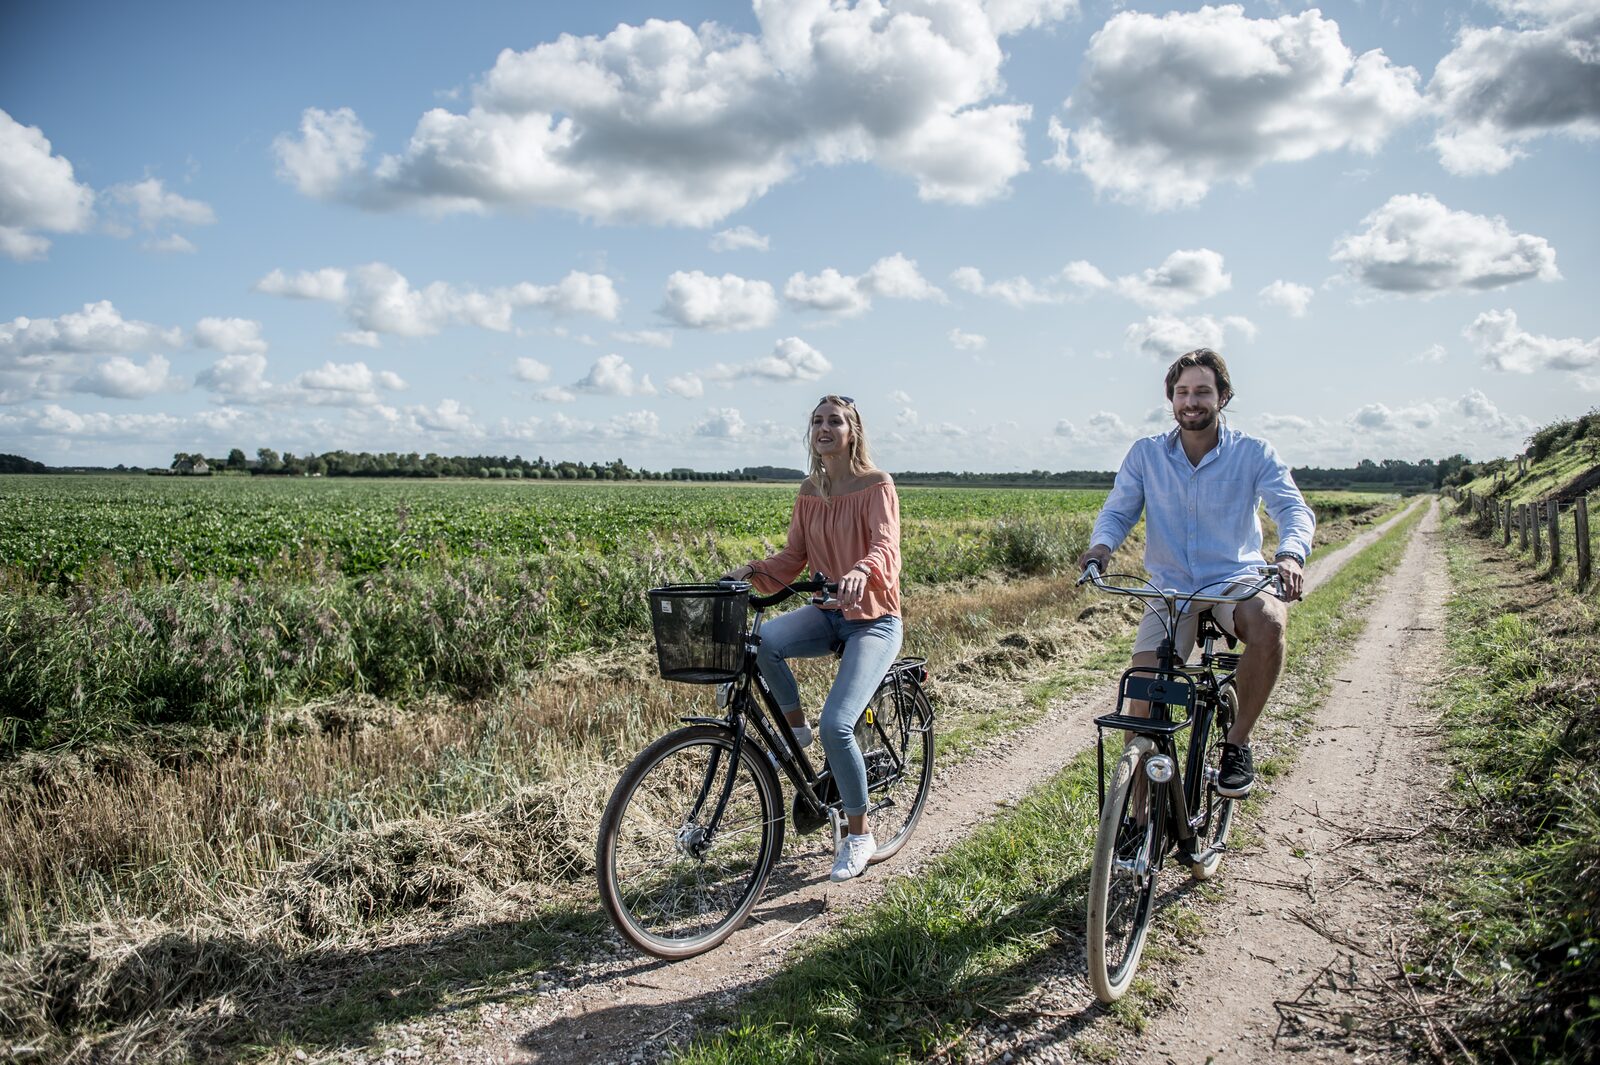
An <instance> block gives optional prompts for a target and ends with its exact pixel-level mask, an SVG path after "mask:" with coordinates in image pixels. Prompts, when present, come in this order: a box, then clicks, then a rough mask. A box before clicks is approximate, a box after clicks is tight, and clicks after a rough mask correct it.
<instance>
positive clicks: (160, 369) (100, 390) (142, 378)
mask: <svg viewBox="0 0 1600 1065" xmlns="http://www.w3.org/2000/svg"><path fill="white" fill-rule="evenodd" d="M170 369H171V365H170V364H169V363H168V362H167V360H166V359H165V358H164V357H162V356H160V355H152V356H150V358H149V359H147V360H145V364H144V365H143V366H140V365H139V364H138V363H136V362H134V361H133V360H132V359H130V358H128V357H127V356H126V355H113V356H112V357H111V358H109V359H106V360H105V361H104V362H101V363H99V364H98V365H96V366H95V367H94V368H93V369H92V370H90V371H89V373H87V374H85V375H84V376H83V377H81V378H79V379H78V380H77V382H76V383H75V384H73V386H72V389H73V391H75V392H93V393H94V394H95V395H97V396H107V397H110V398H112V399H143V398H144V397H145V396H153V395H155V394H156V393H157V392H166V391H172V390H175V389H177V388H180V387H182V382H181V381H178V380H176V379H174V378H173V377H172V376H171V375H170V374H169V373H168V370H170Z"/></svg>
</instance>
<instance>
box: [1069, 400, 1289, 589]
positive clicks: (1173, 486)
mask: <svg viewBox="0 0 1600 1065" xmlns="http://www.w3.org/2000/svg"><path fill="white" fill-rule="evenodd" d="M1262 500H1265V501H1266V504H1267V513H1268V514H1270V515H1271V516H1272V520H1273V521H1275V522H1277V523H1278V550H1280V551H1293V552H1294V553H1295V554H1297V555H1299V556H1301V557H1302V558H1310V557H1311V534H1312V532H1313V531H1314V530H1315V529H1316V525H1317V518H1316V515H1315V514H1313V513H1312V512H1311V508H1310V507H1309V506H1307V505H1306V501H1305V498H1304V497H1303V496H1302V495H1301V494H1300V489H1298V488H1296V487H1295V483H1294V477H1293V475H1291V474H1290V472H1289V467H1288V465H1286V464H1285V463H1284V461H1283V460H1282V459H1281V458H1279V457H1278V453H1277V452H1276V451H1274V450H1273V449H1272V445H1271V444H1269V443H1267V442H1266V441H1265V440H1258V439H1257V438H1255V437H1253V436H1247V435H1245V434H1244V433H1241V432H1239V430H1237V429H1230V428H1228V427H1227V426H1223V427H1222V430H1221V433H1220V434H1219V436H1218V439H1217V446H1216V447H1214V448H1212V449H1211V450H1210V451H1208V452H1206V454H1205V456H1204V457H1202V458H1201V459H1200V464H1199V465H1191V464H1190V462H1189V456H1188V455H1186V454H1184V451H1183V444H1182V442H1181V441H1180V440H1179V439H1178V430H1177V429H1176V428H1174V429H1172V430H1171V431H1170V432H1166V433H1163V434H1161V435H1160V436H1147V437H1145V438H1143V439H1141V440H1136V441H1134V444H1133V447H1132V448H1131V449H1129V451H1128V457H1127V458H1125V459H1123V460H1122V468H1121V469H1119V470H1118V471H1117V480H1116V483H1115V484H1114V485H1113V486H1112V488H1111V494H1110V495H1109V496H1107V497H1106V502H1105V506H1103V507H1101V508H1100V517H1099V518H1098V519H1097V520H1096V521H1095V523H1094V535H1093V536H1092V537H1091V538H1090V541H1089V542H1090V544H1091V545H1093V544H1104V545H1106V546H1107V547H1109V548H1111V549H1112V550H1115V549H1116V548H1117V546H1118V545H1120V544H1121V543H1122V541H1123V540H1124V539H1126V538H1127V535H1128V531H1129V530H1130V529H1132V528H1133V526H1134V525H1135V523H1137V522H1138V520H1139V514H1140V512H1141V511H1143V512H1144V516H1145V546H1144V568H1145V569H1147V570H1149V571H1150V577H1151V579H1152V580H1153V581H1154V582H1155V584H1156V586H1157V587H1159V588H1175V589H1177V590H1178V591H1180V592H1194V591H1199V590H1200V589H1201V588H1203V587H1205V586H1206V585H1209V584H1213V583H1216V582H1226V581H1233V580H1239V579H1245V580H1253V579H1254V578H1255V576H1256V567H1257V566H1260V565H1263V564H1264V563H1265V561H1266V560H1265V559H1264V558H1263V557H1262V555H1261V521H1260V520H1259V519H1258V518H1257V517H1256V508H1257V505H1258V504H1259V503H1260V502H1261V501H1262ZM1213 591H1220V584H1219V587H1218V588H1217V589H1213Z"/></svg>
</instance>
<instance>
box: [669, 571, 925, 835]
mask: <svg viewBox="0 0 1600 1065" xmlns="http://www.w3.org/2000/svg"><path fill="white" fill-rule="evenodd" d="M768 598H769V599H770V598H771V597H768ZM783 598H787V595H780V596H779V599H780V600H781V599H783ZM766 605H776V603H775V602H773V603H770V604H766ZM766 605H761V606H757V608H756V616H755V620H754V621H752V622H751V625H750V631H749V632H748V633H746V635H745V647H744V662H743V663H742V665H741V666H740V668H739V677H738V679H737V680H735V681H733V682H732V684H733V691H732V694H731V697H730V698H729V699H728V703H727V711H728V712H727V714H726V715H725V716H723V717H706V716H694V717H684V718H680V720H682V721H683V722H685V723H687V724H703V725H716V726H719V727H721V728H725V729H727V730H728V731H729V732H732V733H733V750H732V753H731V754H730V756H729V758H730V764H731V765H738V764H739V756H740V754H741V753H742V752H743V748H744V744H745V742H746V739H747V733H746V728H745V721H746V719H748V720H749V722H750V723H751V724H752V725H753V726H754V728H755V731H756V733H757V734H758V735H759V736H760V737H761V741H762V743H763V744H764V745H765V747H766V755H767V761H768V762H769V763H770V764H771V765H772V766H773V768H774V769H778V770H781V771H782V772H783V775H784V776H786V777H787V778H788V779H789V782H790V783H791V784H793V785H794V789H795V792H796V793H797V794H798V795H799V796H800V799H801V801H802V802H803V803H804V804H805V806H806V809H807V812H808V813H810V814H812V815H813V816H815V817H818V818H826V819H828V820H831V821H833V828H834V832H835V834H837V833H838V831H839V824H838V820H837V819H836V815H835V814H834V811H833V809H832V804H830V803H829V802H828V801H827V800H826V799H824V798H823V797H822V795H821V794H820V792H819V788H820V786H821V785H822V782H823V780H824V779H825V778H824V777H823V775H822V774H821V773H818V772H817V770H816V768H815V767H814V766H812V764H811V760H810V759H809V758H807V757H806V756H805V752H804V751H802V750H800V748H798V747H796V746H795V743H794V735H793V733H792V732H790V730H789V723H788V722H787V721H786V720H785V719H784V716H783V710H782V709H781V708H780V707H779V706H778V700H777V697H776V696H775V695H773V694H772V689H771V688H770V687H769V686H768V685H767V679H766V678H765V677H763V676H762V675H761V669H760V667H759V666H758V665H757V663H756V653H757V651H758V650H759V648H760V646H761V621H762V618H763V616H764V613H765V610H766ZM922 667H923V660H921V659H899V660H897V661H896V662H894V663H893V664H892V665H890V667H889V669H888V670H887V671H886V672H885V674H884V679H883V681H882V682H880V687H881V686H882V684H883V683H889V684H892V685H893V686H894V690H895V695H896V697H899V696H900V695H901V693H902V685H909V686H910V688H911V692H910V694H911V695H912V696H913V697H915V695H916V694H917V693H918V692H920V691H921V688H922V684H921V676H919V674H922V673H923V672H924V671H923V668H922ZM752 687H754V689H755V691H754V692H753V693H752V691H751V688H752ZM757 703H759V705H760V706H761V707H764V708H765V710H766V713H765V714H761V713H751V710H752V709H755V708H756V704H757ZM874 727H876V728H877V729H878V731H879V734H880V736H881V737H882V738H883V739H884V740H885V749H886V750H887V751H888V753H889V755H890V757H891V758H892V759H893V761H894V763H895V764H894V771H895V772H896V773H903V772H905V762H904V761H903V760H902V759H901V757H900V755H899V752H897V751H895V750H894V747H893V745H892V744H889V743H887V739H888V737H887V735H885V734H884V733H883V726H882V725H878V724H875V726H874ZM928 727H932V722H931V720H930V721H929V722H928ZM719 754H720V752H719ZM718 763H719V758H718V756H717V755H713V757H712V760H711V763H710V764H709V765H708V766H707V767H706V779H705V783H704V785H702V787H701V792H700V797H699V798H698V799H697V800H696V802H695V805H694V809H693V811H692V816H693V817H698V815H699V813H700V810H701V809H702V808H703V806H704V804H705V802H706V799H707V798H709V796H710V792H711V789H712V785H713V784H714V782H715V781H716V778H717V771H718V769H719V768H720V766H719V764H718ZM733 781H734V774H732V773H729V774H728V778H727V780H726V781H724V783H723V785H722V793H721V795H720V796H718V799H717V805H716V808H715V809H714V810H713V812H712V816H711V819H710V820H709V821H707V822H705V831H704V835H703V841H704V844H705V845H709V843H710V841H711V840H712V838H713V837H714V836H715V834H716V830H717V826H718V825H719V824H721V821H722V815H723V812H724V810H725V809H726V806H727V802H728V797H729V795H730V794H731V793H732V790H733ZM877 809H878V808H877V807H870V808H868V810H867V814H868V815H871V814H873V813H875V812H876V810H877Z"/></svg>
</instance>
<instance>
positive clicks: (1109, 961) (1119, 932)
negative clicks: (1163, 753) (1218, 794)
mask: <svg viewBox="0 0 1600 1065" xmlns="http://www.w3.org/2000/svg"><path fill="white" fill-rule="evenodd" d="M1154 749H1155V748H1154V746H1153V745H1152V744H1151V742H1150V741H1149V740H1147V739H1144V738H1143V737H1139V738H1135V739H1134V740H1133V741H1132V742H1131V743H1130V744H1129V745H1128V746H1127V747H1125V748H1124V749H1123V752H1122V757H1121V758H1119V759H1118V760H1117V764H1116V766H1115V768H1114V769H1113V770H1112V773H1111V782H1110V784H1109V785H1107V787H1106V796H1105V806H1104V808H1103V809H1102V810H1101V811H1100V830H1099V832H1098V833H1097V834H1096V836H1095V843H1094V864H1093V866H1092V867H1091V869H1090V872H1089V983H1090V985H1091V986H1093V988H1094V993H1095V996H1096V997H1097V998H1099V999H1100V1001H1101V1002H1115V1001H1117V999H1119V998H1121V997H1122V996H1123V994H1124V993H1125V992H1126V991H1127V990H1128V985H1130V984H1131V983H1133V974H1134V973H1135V972H1136V971H1137V970H1138V968H1139V957H1140V955H1141V954H1143V953H1144V944H1145V938H1146V936H1147V934H1148V933H1149V931H1150V916H1151V909H1152V908H1153V905H1154V899H1155V889H1156V878H1157V873H1158V872H1159V866H1160V858H1161V852H1162V847H1163V844H1164V842H1165V841H1164V837H1163V833H1164V832H1165V829H1166V809H1167V807H1166V800H1167V792H1166V788H1157V787H1151V786H1150V782H1149V781H1148V780H1143V774H1144V761H1145V759H1146V758H1147V757H1148V756H1149V755H1150V754H1151V753H1152V752H1153V751H1154ZM1139 782H1142V783H1143V786H1142V787H1136V786H1135V785H1136V783H1139Z"/></svg>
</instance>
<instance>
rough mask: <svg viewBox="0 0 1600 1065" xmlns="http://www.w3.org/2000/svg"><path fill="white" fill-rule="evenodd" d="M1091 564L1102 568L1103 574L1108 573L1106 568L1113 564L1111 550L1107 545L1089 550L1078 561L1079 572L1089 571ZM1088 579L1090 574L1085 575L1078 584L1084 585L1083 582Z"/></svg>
mask: <svg viewBox="0 0 1600 1065" xmlns="http://www.w3.org/2000/svg"><path fill="white" fill-rule="evenodd" d="M1091 562H1093V563H1094V564H1095V565H1096V566H1098V567H1099V568H1100V572H1101V573H1104V572H1105V571H1106V567H1107V566H1109V565H1110V564H1111V548H1109V547H1107V546H1106V545H1105V544H1095V545H1094V546H1093V547H1091V548H1089V550H1087V551H1085V552H1084V553H1083V555H1082V556H1081V557H1080V558H1079V559H1078V569H1079V571H1080V572H1081V571H1083V570H1086V569H1088V568H1089V563H1091ZM1087 578H1088V574H1087V573H1085V574H1083V578H1081V579H1080V580H1079V582H1078V583H1079V584H1082V583H1083V580H1085V579H1087Z"/></svg>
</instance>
